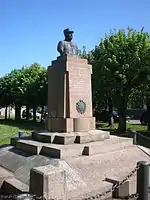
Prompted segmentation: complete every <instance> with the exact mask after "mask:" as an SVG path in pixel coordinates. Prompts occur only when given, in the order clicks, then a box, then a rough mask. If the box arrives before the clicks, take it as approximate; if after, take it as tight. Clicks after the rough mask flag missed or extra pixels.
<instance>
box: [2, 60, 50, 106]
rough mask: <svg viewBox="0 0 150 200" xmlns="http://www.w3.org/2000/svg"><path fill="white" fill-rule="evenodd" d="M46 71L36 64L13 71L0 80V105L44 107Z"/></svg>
mask: <svg viewBox="0 0 150 200" xmlns="http://www.w3.org/2000/svg"><path fill="white" fill-rule="evenodd" d="M47 84H48V83H47V70H46V69H45V68H43V67H41V65H39V64H38V63H34V64H32V65H31V66H27V67H22V69H18V70H17V69H14V70H13V71H11V72H10V73H9V74H7V75H5V76H4V77H2V78H0V104H1V106H6V105H10V104H15V105H18V104H19V106H22V105H26V104H28V105H31V106H32V105H33V104H37V105H46V103H47V102H46V99H47V98H46V97H47Z"/></svg>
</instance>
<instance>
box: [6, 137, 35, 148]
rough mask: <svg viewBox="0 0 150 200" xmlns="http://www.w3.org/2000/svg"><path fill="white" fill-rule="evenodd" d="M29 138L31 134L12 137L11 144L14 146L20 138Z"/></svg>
mask: <svg viewBox="0 0 150 200" xmlns="http://www.w3.org/2000/svg"><path fill="white" fill-rule="evenodd" d="M27 139H31V136H23V137H11V138H10V144H11V145H12V146H16V142H17V141H18V140H27Z"/></svg>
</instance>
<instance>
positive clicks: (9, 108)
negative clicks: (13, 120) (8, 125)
mask: <svg viewBox="0 0 150 200" xmlns="http://www.w3.org/2000/svg"><path fill="white" fill-rule="evenodd" d="M8 117H9V119H10V106H9V116H8Z"/></svg>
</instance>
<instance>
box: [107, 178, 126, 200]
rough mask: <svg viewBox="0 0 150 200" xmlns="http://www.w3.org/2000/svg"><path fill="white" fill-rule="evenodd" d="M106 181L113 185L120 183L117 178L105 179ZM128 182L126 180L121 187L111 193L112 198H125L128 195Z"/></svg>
mask: <svg viewBox="0 0 150 200" xmlns="http://www.w3.org/2000/svg"><path fill="white" fill-rule="evenodd" d="M106 181H107V182H109V183H113V185H116V184H118V183H119V182H120V181H122V180H119V179H118V178H117V177H112V178H106ZM129 184H130V181H129V180H127V181H126V182H125V183H123V184H122V185H120V187H119V188H116V189H115V190H114V191H113V193H112V196H113V198H119V197H122V198H123V197H126V196H128V195H129V194H130V191H129V190H130V187H129V186H130V185H129Z"/></svg>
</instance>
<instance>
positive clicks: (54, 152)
mask: <svg viewBox="0 0 150 200" xmlns="http://www.w3.org/2000/svg"><path fill="white" fill-rule="evenodd" d="M83 150H84V145H67V147H64V146H60V145H56V146H54V147H53V146H51V147H49V146H43V148H42V151H41V154H42V155H46V156H50V157H51V158H59V159H66V158H72V157H78V156H82V154H83Z"/></svg>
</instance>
